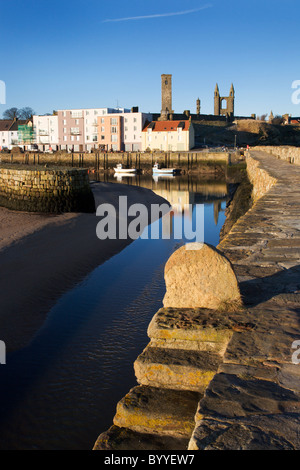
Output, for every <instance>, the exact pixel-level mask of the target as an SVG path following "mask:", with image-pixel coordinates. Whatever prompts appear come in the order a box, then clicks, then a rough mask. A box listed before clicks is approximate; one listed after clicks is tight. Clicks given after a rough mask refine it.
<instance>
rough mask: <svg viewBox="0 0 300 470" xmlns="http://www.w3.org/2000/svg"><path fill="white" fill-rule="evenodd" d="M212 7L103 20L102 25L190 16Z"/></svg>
mask: <svg viewBox="0 0 300 470" xmlns="http://www.w3.org/2000/svg"><path fill="white" fill-rule="evenodd" d="M211 7H212V5H211V4H207V5H203V6H202V7H200V8H195V9H194V10H185V11H176V12H173V13H158V14H157V15H146V16H129V17H128V18H115V19H107V20H103V21H102V23H116V22H119V21H132V20H147V19H150V18H163V17H167V16H179V15H188V14H190V13H196V12H197V11H200V10H206V9H207V8H211Z"/></svg>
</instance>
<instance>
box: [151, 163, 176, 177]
mask: <svg viewBox="0 0 300 470" xmlns="http://www.w3.org/2000/svg"><path fill="white" fill-rule="evenodd" d="M175 171H176V169H175V168H161V167H160V165H159V164H158V163H155V164H154V165H153V168H152V172H153V174H166V175H170V174H171V175H172V174H174V173H175Z"/></svg>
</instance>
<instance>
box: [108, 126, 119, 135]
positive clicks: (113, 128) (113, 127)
mask: <svg viewBox="0 0 300 470" xmlns="http://www.w3.org/2000/svg"><path fill="white" fill-rule="evenodd" d="M110 132H111V133H112V134H117V132H118V128H117V127H116V126H112V127H111V128H110Z"/></svg>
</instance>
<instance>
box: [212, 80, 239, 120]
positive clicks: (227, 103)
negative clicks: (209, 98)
mask: <svg viewBox="0 0 300 470" xmlns="http://www.w3.org/2000/svg"><path fill="white" fill-rule="evenodd" d="M234 100H235V91H234V87H233V84H231V87H230V91H229V96H220V91H219V86H218V84H216V88H215V94H214V114H215V116H226V118H227V119H232V118H233V117H234Z"/></svg>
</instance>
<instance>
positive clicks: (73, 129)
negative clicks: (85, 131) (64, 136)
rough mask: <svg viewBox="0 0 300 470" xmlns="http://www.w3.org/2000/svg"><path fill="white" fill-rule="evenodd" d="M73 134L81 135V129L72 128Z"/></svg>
mask: <svg viewBox="0 0 300 470" xmlns="http://www.w3.org/2000/svg"><path fill="white" fill-rule="evenodd" d="M71 134H79V127H71Z"/></svg>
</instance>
